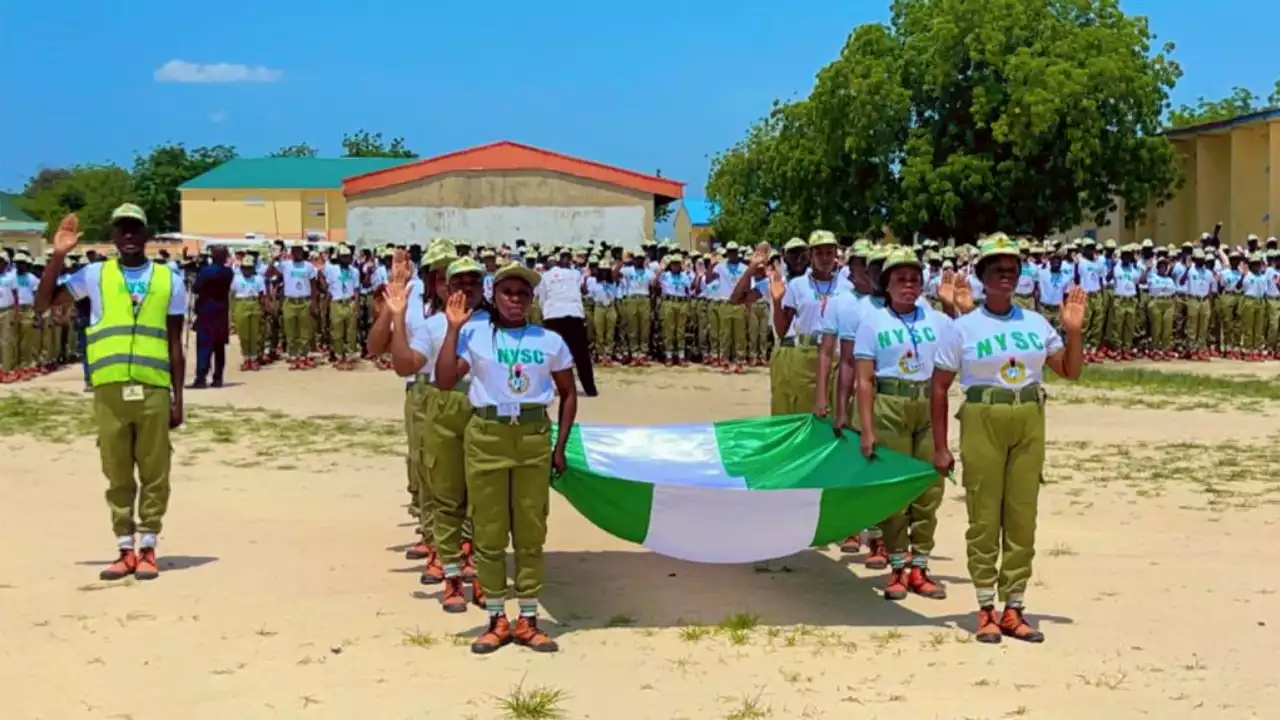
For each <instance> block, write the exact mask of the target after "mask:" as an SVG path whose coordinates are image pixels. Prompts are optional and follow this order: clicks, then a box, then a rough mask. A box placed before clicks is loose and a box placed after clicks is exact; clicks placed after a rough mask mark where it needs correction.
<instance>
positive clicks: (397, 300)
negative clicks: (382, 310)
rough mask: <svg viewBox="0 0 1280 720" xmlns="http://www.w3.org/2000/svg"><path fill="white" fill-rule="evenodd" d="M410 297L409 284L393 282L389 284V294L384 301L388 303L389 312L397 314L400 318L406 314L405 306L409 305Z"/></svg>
mask: <svg viewBox="0 0 1280 720" xmlns="http://www.w3.org/2000/svg"><path fill="white" fill-rule="evenodd" d="M408 296H409V285H408V283H402V282H392V283H388V284H387V292H386V296H385V297H384V298H383V301H384V302H385V303H386V308H387V310H389V311H391V312H392V313H395V316H396V317H400V316H401V315H403V314H404V308H405V305H406V304H407V303H408Z"/></svg>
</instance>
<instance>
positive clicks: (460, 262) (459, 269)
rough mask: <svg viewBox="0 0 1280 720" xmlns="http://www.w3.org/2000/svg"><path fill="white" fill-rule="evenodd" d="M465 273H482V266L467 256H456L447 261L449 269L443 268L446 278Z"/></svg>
mask: <svg viewBox="0 0 1280 720" xmlns="http://www.w3.org/2000/svg"><path fill="white" fill-rule="evenodd" d="M466 273H475V274H477V275H483V274H484V268H482V267H480V263H478V262H476V261H475V260H474V259H472V258H469V257H464V258H458V259H457V260H454V261H453V262H451V263H449V269H448V270H445V273H444V276H445V278H446V279H449V278H452V277H453V276H454V275H464V274H466Z"/></svg>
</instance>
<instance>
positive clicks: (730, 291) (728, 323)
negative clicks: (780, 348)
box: [711, 242, 781, 374]
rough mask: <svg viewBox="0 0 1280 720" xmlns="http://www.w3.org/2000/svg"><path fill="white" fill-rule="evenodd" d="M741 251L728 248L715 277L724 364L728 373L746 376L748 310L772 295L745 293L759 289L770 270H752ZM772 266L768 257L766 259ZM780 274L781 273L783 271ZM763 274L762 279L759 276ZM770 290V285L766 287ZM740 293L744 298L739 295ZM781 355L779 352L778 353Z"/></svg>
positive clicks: (721, 359) (762, 266)
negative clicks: (717, 289)
mask: <svg viewBox="0 0 1280 720" xmlns="http://www.w3.org/2000/svg"><path fill="white" fill-rule="evenodd" d="M740 252H741V248H740V247H739V245H738V243H736V242H730V243H729V244H728V245H725V248H724V253H725V256H724V260H722V261H721V262H718V263H716V265H715V267H713V268H712V269H711V273H712V274H713V276H714V277H715V278H716V279H717V280H719V283H718V285H719V288H720V289H719V297H718V298H717V299H718V300H720V301H721V303H720V305H719V306H718V307H719V309H720V361H721V363H722V365H723V366H724V369H725V371H726V372H735V373H738V374H742V373H744V372H746V363H747V360H748V358H747V307H749V306H751V305H752V304H753V303H755V302H758V301H759V300H760V299H761V298H764V299H765V301H766V302H770V300H769V296H768V293H767V292H765V293H757V294H755V295H752V294H750V293H749V292H745V291H747V290H750V289H751V288H753V287H755V283H756V282H757V281H758V280H760V279H762V278H763V275H762V273H764V272H765V271H766V266H765V265H763V264H762V265H761V266H760V267H758V268H756V269H755V270H754V271H752V270H748V266H747V263H744V262H742V259H741V255H740ZM764 262H765V263H768V256H767V255H766V256H765V260H764ZM779 272H781V271H780V270H779ZM757 274H760V276H759V277H757V276H756V275H757ZM765 287H766V289H767V285H766V286H765ZM739 291H743V292H744V294H742V295H738V294H737V293H739ZM776 352H777V351H776V350H775V353H776Z"/></svg>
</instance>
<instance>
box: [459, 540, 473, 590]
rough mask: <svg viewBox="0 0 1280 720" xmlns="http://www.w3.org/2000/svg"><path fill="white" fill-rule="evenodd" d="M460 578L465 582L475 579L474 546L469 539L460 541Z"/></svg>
mask: <svg viewBox="0 0 1280 720" xmlns="http://www.w3.org/2000/svg"><path fill="white" fill-rule="evenodd" d="M462 579H463V580H466V581H467V582H471V581H472V580H475V579H476V560H475V546H474V545H472V544H471V541H470V540H463V541H462Z"/></svg>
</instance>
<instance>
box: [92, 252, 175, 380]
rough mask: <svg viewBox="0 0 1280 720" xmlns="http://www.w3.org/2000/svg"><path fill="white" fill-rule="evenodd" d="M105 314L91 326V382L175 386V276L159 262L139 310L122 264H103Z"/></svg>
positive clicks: (111, 262)
mask: <svg viewBox="0 0 1280 720" xmlns="http://www.w3.org/2000/svg"><path fill="white" fill-rule="evenodd" d="M99 287H100V289H99V292H100V293H101V295H102V308H101V313H102V317H101V318H99V320H98V322H97V324H95V325H91V326H89V328H88V329H87V330H85V354H86V356H87V359H88V361H89V380H90V382H91V383H92V384H93V386H94V387H101V386H103V385H107V384H109V383H122V382H136V383H141V384H143V385H154V386H156V387H163V388H167V387H169V382H170V380H169V299H170V295H171V294H172V292H173V274H172V273H171V272H169V269H168V268H167V267H164V266H163V265H157V266H155V267H154V268H152V270H151V285H150V287H149V288H147V294H146V295H145V296H143V298H142V304H141V305H140V306H139V307H138V309H137V312H134V309H133V298H132V297H131V296H130V295H129V287H128V286H127V285H126V284H125V281H124V273H123V272H122V271H121V270H120V263H119V262H117V261H116V260H108V261H107V262H105V263H103V264H102V281H101V284H100V286H99Z"/></svg>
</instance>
